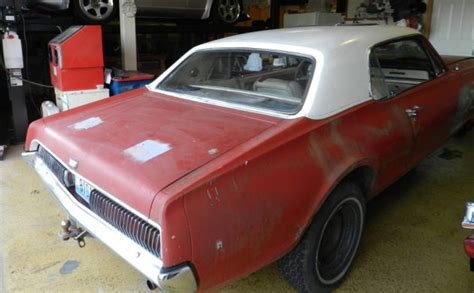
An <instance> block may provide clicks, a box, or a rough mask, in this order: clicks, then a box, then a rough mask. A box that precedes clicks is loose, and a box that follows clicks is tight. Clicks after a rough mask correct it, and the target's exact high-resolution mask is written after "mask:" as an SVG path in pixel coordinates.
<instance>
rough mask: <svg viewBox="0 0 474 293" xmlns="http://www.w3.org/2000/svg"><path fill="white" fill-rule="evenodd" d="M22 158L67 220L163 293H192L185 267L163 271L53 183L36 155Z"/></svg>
mask: <svg viewBox="0 0 474 293" xmlns="http://www.w3.org/2000/svg"><path fill="white" fill-rule="evenodd" d="M23 158H24V159H25V161H27V162H28V163H29V164H30V165H31V166H33V168H34V169H35V170H36V172H37V173H38V175H39V176H40V178H41V179H42V180H43V181H44V183H45V184H46V186H47V188H48V189H49V191H50V192H51V193H52V194H53V195H54V197H55V198H56V200H57V201H58V202H59V203H60V204H61V205H62V207H63V208H64V209H65V210H66V212H67V213H68V214H69V217H70V218H71V220H73V221H74V222H76V223H77V224H79V225H80V226H81V227H82V228H84V229H85V230H87V231H88V232H89V233H90V234H92V235H93V236H94V237H95V238H97V239H99V240H100V241H102V242H103V243H104V244H105V245H106V246H108V247H109V248H110V249H112V250H113V251H114V252H115V253H117V254H118V255H119V256H121V257H122V258H123V259H124V260H126V261H127V262H128V263H129V264H130V265H131V266H133V267H134V268H135V269H136V270H138V271H140V272H141V273H142V274H143V275H145V277H147V278H148V279H149V280H150V281H152V282H153V283H155V284H156V285H158V287H160V288H161V289H162V291H164V292H193V291H195V290H196V289H197V282H196V279H195V276H194V273H193V270H192V269H191V267H190V266H189V265H186V264H184V265H181V266H177V267H173V268H164V267H163V263H162V261H161V260H160V259H159V258H158V257H156V256H155V255H153V254H151V253H150V252H148V251H147V250H146V249H144V248H143V247H141V246H140V245H138V244H137V243H135V242H134V241H132V240H131V239H129V238H128V237H127V236H125V235H124V234H122V233H121V232H119V231H118V230H116V229H115V228H114V227H112V226H111V225H110V224H108V223H107V222H105V221H104V220H103V219H102V218H100V217H98V216H97V215H96V214H95V213H93V212H92V211H91V210H89V209H88V208H87V207H85V206H83V205H82V204H81V203H79V202H78V201H77V200H76V199H75V198H74V197H73V196H72V195H71V194H70V193H69V191H68V190H67V189H66V188H65V187H64V186H63V185H62V184H61V183H60V182H59V181H58V180H57V178H56V176H54V174H53V173H52V172H51V171H50V170H49V168H48V167H47V166H46V164H45V163H44V162H43V161H42V160H41V159H40V158H38V157H36V152H26V153H23Z"/></svg>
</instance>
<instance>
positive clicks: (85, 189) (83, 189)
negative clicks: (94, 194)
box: [75, 176, 94, 203]
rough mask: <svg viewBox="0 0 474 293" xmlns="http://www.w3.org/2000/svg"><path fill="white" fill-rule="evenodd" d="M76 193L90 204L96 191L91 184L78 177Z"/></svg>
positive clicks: (76, 179)
mask: <svg viewBox="0 0 474 293" xmlns="http://www.w3.org/2000/svg"><path fill="white" fill-rule="evenodd" d="M75 183H76V184H75V185H76V193H77V194H78V195H79V196H80V197H82V199H84V200H85V201H86V202H87V203H90V200H91V191H92V190H93V189H94V188H93V187H92V186H90V185H89V183H87V182H85V181H84V180H82V179H81V178H79V177H78V176H76V178H75Z"/></svg>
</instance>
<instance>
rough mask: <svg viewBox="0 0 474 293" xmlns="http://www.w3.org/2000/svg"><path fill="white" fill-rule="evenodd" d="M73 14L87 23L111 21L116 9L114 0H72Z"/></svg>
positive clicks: (116, 4)
mask: <svg viewBox="0 0 474 293" xmlns="http://www.w3.org/2000/svg"><path fill="white" fill-rule="evenodd" d="M73 9H74V14H75V15H76V16H77V17H78V18H79V19H80V20H81V21H83V22H85V23H88V24H105V23H107V22H109V21H111V20H112V19H113V18H114V17H115V15H116V14H117V11H118V2H117V1H114V0H73Z"/></svg>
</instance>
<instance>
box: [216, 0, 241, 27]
mask: <svg viewBox="0 0 474 293" xmlns="http://www.w3.org/2000/svg"><path fill="white" fill-rule="evenodd" d="M243 9H244V6H243V4H242V0H214V3H213V4H212V10H211V17H212V20H213V22H214V23H218V24H234V23H236V22H237V21H238V20H239V19H240V17H241V16H242V14H243Z"/></svg>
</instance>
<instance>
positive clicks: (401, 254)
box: [0, 132, 474, 292]
mask: <svg viewBox="0 0 474 293" xmlns="http://www.w3.org/2000/svg"><path fill="white" fill-rule="evenodd" d="M20 152H21V148H20V147H18V146H17V147H12V148H10V149H9V150H8V153H7V157H6V159H5V161H3V162H2V161H0V257H1V262H0V292H23V291H25V292H42V291H47V292H54V291H57V292H65V291H84V292H94V291H95V292H103V291H113V292H115V291H118V292H122V291H134V292H137V291H143V292H146V291H147V290H146V287H145V285H144V279H143V278H142V276H141V275H140V274H139V273H137V272H135V271H134V270H133V269H132V268H131V267H129V266H128V265H127V264H126V263H125V262H123V261H122V260H121V259H120V258H119V257H117V256H115V255H114V254H113V253H112V252H110V251H108V250H107V249H106V248H105V247H104V246H102V245H101V244H100V243H98V242H97V241H96V240H93V239H88V240H87V245H86V247H85V248H79V247H78V246H77V244H76V243H75V242H62V241H60V240H59V238H58V237H57V232H58V231H59V222H60V221H61V220H62V219H63V217H64V214H63V212H62V210H61V209H60V208H59V207H58V206H57V204H56V202H55V201H54V200H53V199H52V197H51V196H50V195H49V194H48V192H47V191H46V189H45V187H44V186H43V184H42V183H41V182H40V181H39V179H38V178H37V176H36V175H35V174H34V173H33V171H32V170H31V169H30V168H29V167H28V166H27V165H26V164H25V163H23V162H22V160H21V159H20ZM473 179H474V132H471V133H469V134H468V135H467V137H464V138H462V139H453V140H451V141H449V142H448V143H447V144H446V145H445V146H444V147H443V148H441V149H440V150H438V151H437V152H436V153H435V154H433V155H432V156H431V157H430V158H428V159H426V160H425V161H423V162H422V163H421V164H420V165H419V166H418V167H417V168H416V169H414V170H413V171H411V172H410V173H409V174H407V175H406V176H405V177H404V178H402V179H401V180H400V181H399V182H397V183H396V184H395V185H394V186H392V187H391V188H390V189H388V190H387V191H386V192H384V193H383V194H381V195H380V196H379V197H378V198H376V199H375V200H373V201H372V202H371V203H370V204H369V206H368V223H367V227H366V230H365V233H364V236H363V239H362V244H361V248H360V251H359V253H358V256H357V258H356V260H355V264H354V267H353V269H352V271H351V273H350V274H349V276H348V278H347V279H346V281H345V282H344V284H343V285H342V286H341V287H340V288H339V289H338V290H337V292H404V291H405V292H473V291H474V273H470V272H469V269H468V261H467V257H466V256H465V255H464V252H463V247H462V243H463V238H464V237H465V236H466V235H467V232H466V231H464V230H463V229H462V228H461V227H460V221H461V218H462V214H463V210H464V204H465V202H466V201H468V200H474V180H473ZM220 292H293V290H292V289H291V288H290V287H289V286H288V285H287V284H286V283H285V281H284V280H283V279H282V277H281V276H280V274H279V272H278V269H277V267H276V265H270V266H268V267H266V268H263V269H262V270H260V271H258V272H256V273H254V274H252V275H250V276H249V277H247V278H245V279H243V280H241V281H238V282H236V283H233V284H230V285H228V286H227V287H225V288H223V289H221V290H220Z"/></svg>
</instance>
